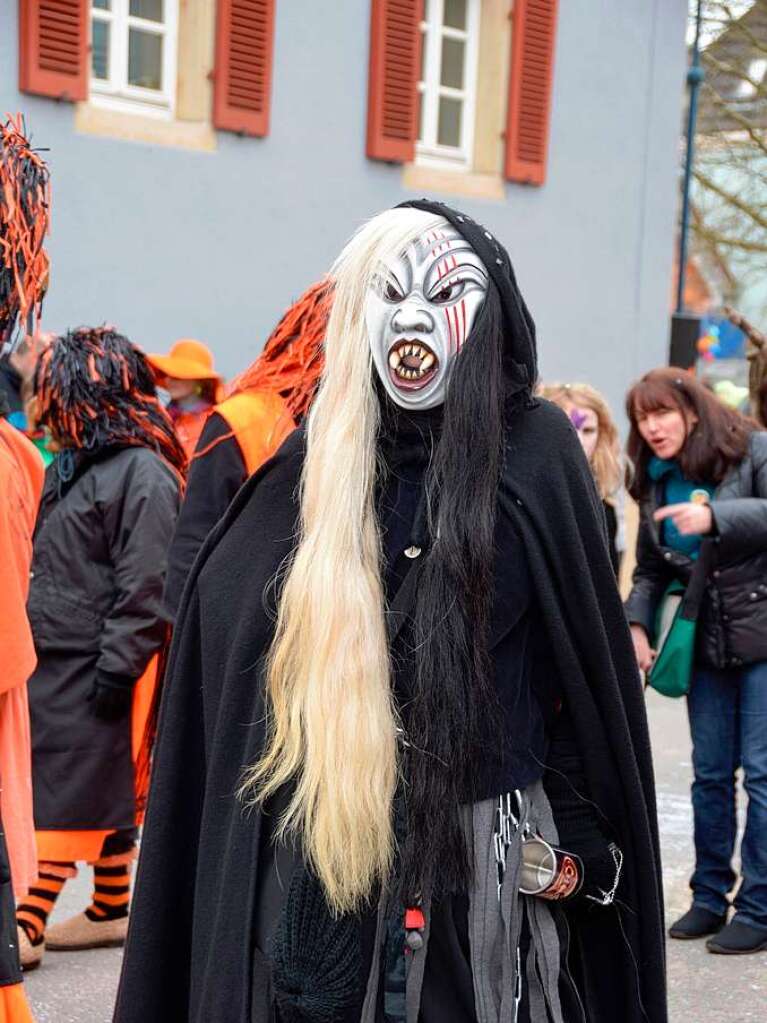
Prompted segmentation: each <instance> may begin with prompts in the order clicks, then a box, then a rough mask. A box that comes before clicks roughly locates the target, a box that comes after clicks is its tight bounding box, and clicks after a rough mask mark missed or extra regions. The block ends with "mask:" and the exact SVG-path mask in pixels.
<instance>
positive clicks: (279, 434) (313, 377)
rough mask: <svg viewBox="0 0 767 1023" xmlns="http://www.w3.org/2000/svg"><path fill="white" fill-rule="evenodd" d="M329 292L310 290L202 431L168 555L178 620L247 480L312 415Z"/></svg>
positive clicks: (169, 604) (323, 285)
mask: <svg viewBox="0 0 767 1023" xmlns="http://www.w3.org/2000/svg"><path fill="white" fill-rule="evenodd" d="M329 308H330V287H329V285H328V282H327V281H319V282H317V283H316V284H313V285H312V286H311V287H310V288H308V289H307V290H306V291H305V292H304V294H303V295H301V297H300V298H299V299H298V300H297V301H296V302H294V303H293V305H292V306H291V307H290V308H289V309H288V310H287V312H286V313H285V314H284V316H283V317H282V318H281V320H280V322H279V323H278V324H277V326H276V327H275V328H274V330H273V331H272V333H271V334H270V336H269V338H268V339H267V342H266V344H265V345H264V350H263V351H262V352H261V354H260V355H259V357H258V358H257V359H256V361H255V362H254V363H253V364H252V365H251V366H249V367H248V368H247V369H246V370H245V371H244V372H243V373H241V374H240V376H238V377H237V378H236V380H234V382H233V383H232V385H231V387H230V390H229V395H228V397H227V398H226V399H225V400H224V401H223V402H221V403H220V404H218V405H215V406H214V407H213V408H212V409H211V411H210V414H209V416H208V419H207V421H206V423H205V426H204V427H203V430H202V434H201V435H200V439H199V441H198V444H197V449H196V451H195V452H194V456H193V457H192V461H191V464H190V466H189V478H188V480H187V488H186V494H185V497H184V503H183V504H182V506H181V511H180V513H179V516H178V522H177V524H176V531H175V533H174V535H173V543H172V544H171V548H170V552H169V554H168V578H167V581H166V584H165V598H164V599H165V607H166V609H167V611H168V613H169V614H170V615H172V616H175V614H176V612H177V611H178V606H179V603H180V602H181V594H182V592H183V589H184V583H185V582H186V579H187V576H188V575H189V571H190V569H191V567H192V564H193V563H194V559H195V557H196V556H197V552H198V551H199V549H200V547H202V544H203V541H204V540H205V537H206V536H207V535H208V533H209V532H210V531H211V529H212V528H213V527H214V526H215V524H216V523H217V522H218V520H219V519H220V518H221V516H222V515H223V514H224V512H225V511H226V509H227V508H228V507H229V504H230V503H231V501H232V498H233V497H234V496H235V494H236V493H237V491H238V490H239V489H240V487H241V486H242V484H243V483H244V482H245V480H246V479H247V478H248V477H249V476H251V475H252V474H253V473H254V472H255V471H256V469H258V468H259V467H260V466H261V465H262V464H263V463H264V462H265V461H266V460H267V458H270V457H271V456H272V455H273V454H274V452H275V451H276V450H277V449H278V448H279V446H280V444H281V443H282V442H283V441H284V440H285V438H286V437H287V435H288V434H289V433H290V432H291V431H292V430H293V429H295V426H296V423H298V422H300V421H301V420H302V419H303V418H304V416H305V415H306V413H307V411H308V409H309V406H310V404H311V401H312V398H313V397H314V393H315V391H316V389H317V383H318V381H319V376H320V372H321V371H322V351H321V346H322V341H323V338H324V336H325V327H326V325H327V319H328V311H329Z"/></svg>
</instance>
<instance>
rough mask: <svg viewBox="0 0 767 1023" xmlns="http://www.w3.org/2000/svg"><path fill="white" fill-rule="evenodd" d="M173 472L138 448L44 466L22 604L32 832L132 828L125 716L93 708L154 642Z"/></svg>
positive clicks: (143, 661) (159, 634) (130, 676)
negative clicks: (27, 648)
mask: <svg viewBox="0 0 767 1023" xmlns="http://www.w3.org/2000/svg"><path fill="white" fill-rule="evenodd" d="M178 502H179V484H178V481H177V479H176V477H175V475H174V474H173V472H172V470H171V469H170V468H169V467H168V466H167V465H166V464H165V463H164V462H163V461H162V460H161V459H160V457H159V456H158V455H156V454H155V453H154V452H153V451H150V450H149V449H148V448H145V447H124V448H109V449H105V450H103V451H101V452H100V453H99V454H98V455H95V456H90V457H85V456H83V455H82V454H80V455H78V456H76V459H75V471H74V475H73V476H72V478H71V480H69V482H66V483H63V482H62V481H61V479H60V477H59V473H58V469H57V463H56V462H54V463H53V465H51V466H50V467H49V469H48V471H47V474H46V481H45V489H44V491H43V498H42V502H41V506H40V513H39V516H38V520H37V526H36V529H35V537H34V554H33V559H32V577H31V584H30V593H29V602H28V611H29V618H30V622H31V624H32V633H33V636H34V640H35V648H36V650H37V655H38V665H37V668H36V670H35V673H34V674H33V676H32V678H31V679H30V682H29V701H30V713H31V721H32V755H33V779H34V799H35V824H36V827H37V828H39V829H40V828H43V829H46V828H53V829H102V828H112V827H115V828H118V827H130V826H132V825H133V823H134V798H133V766H132V761H131V735H130V719H124V720H120V721H116V722H110V721H103V720H101V719H100V718H97V717H96V716H95V714H94V713H93V706H92V701H91V700H90V699H89V697H90V696H91V695H92V692H93V688H94V685H95V683H96V682H97V681H98V680H102V681H106V682H111V683H112V684H113V685H114V684H118V685H119V684H125V685H131V684H132V683H134V682H136V681H137V679H138V678H139V677H140V676H141V675H142V673H143V672H144V670H145V668H146V667H147V664H148V663H149V660H150V658H151V657H152V655H153V654H154V653H155V652H156V650H157V649H158V647H159V646H160V644H161V642H162V640H163V638H164V635H165V628H166V623H165V621H164V619H163V616H162V611H161V598H162V589H163V582H164V576H165V564H166V556H167V549H168V544H169V543H170V538H171V536H172V533H173V525H174V522H175V519H176V514H177V512H178Z"/></svg>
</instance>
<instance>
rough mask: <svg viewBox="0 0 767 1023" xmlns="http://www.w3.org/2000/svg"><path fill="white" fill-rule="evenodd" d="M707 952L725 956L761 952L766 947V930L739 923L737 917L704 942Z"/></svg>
mask: <svg viewBox="0 0 767 1023" xmlns="http://www.w3.org/2000/svg"><path fill="white" fill-rule="evenodd" d="M706 948H707V949H708V950H709V952H716V953H717V954H718V955H725V956H744V955H748V954H749V953H750V952H762V951H764V950H765V949H767V930H763V929H762V928H761V927H752V926H751V925H750V924H744V923H741V922H740V920H738V918H737V917H735V918H734V919H733V920H731V921H730V923H728V924H727V926H726V927H723V928H722V930H721V931H720V932H719V933H718V934H717V935H716V937H714V938H709V939H708V941H707V942H706Z"/></svg>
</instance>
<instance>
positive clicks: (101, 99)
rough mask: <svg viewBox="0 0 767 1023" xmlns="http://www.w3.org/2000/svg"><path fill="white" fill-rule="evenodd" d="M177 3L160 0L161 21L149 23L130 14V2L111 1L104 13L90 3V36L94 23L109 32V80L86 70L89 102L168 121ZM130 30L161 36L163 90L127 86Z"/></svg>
mask: <svg viewBox="0 0 767 1023" xmlns="http://www.w3.org/2000/svg"><path fill="white" fill-rule="evenodd" d="M178 7H179V0H163V20H162V21H161V22H159V21H149V20H148V19H146V18H137V17H135V16H134V15H132V14H130V0H111V4H110V10H108V11H105V10H103V9H102V8H100V7H94V6H93V5H92V4H91V8H90V19H89V21H88V25H89V33H90V36H91V45H92V42H93V39H92V35H93V33H92V28H91V26H92V25H93V22H94V21H102V22H107V23H108V24H109V26H110V31H109V78H108V79H102V78H95V77H94V75H93V71H92V66H91V67H89V69H88V71H89V77H90V100H91V103H93V104H94V105H96V106H99V107H105V108H107V109H109V110H119V111H121V112H123V113H134V114H138V113H140V114H144V115H147V116H149V117H157V118H161V119H168V120H169V119H171V118H172V117H173V115H174V113H175V109H176V70H177V62H178ZM131 28H140V29H141V30H142V31H143V32H147V33H149V34H151V35H158V36H162V38H163V47H162V67H161V76H162V88H161V89H159V90H158V89H144V88H142V87H141V86H138V85H130V84H129V83H128V39H129V33H130V29H131Z"/></svg>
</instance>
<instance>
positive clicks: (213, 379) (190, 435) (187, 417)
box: [146, 338, 222, 458]
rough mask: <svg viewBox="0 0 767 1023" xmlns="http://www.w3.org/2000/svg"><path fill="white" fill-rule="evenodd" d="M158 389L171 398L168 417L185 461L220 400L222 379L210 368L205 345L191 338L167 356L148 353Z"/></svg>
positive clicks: (176, 346) (210, 364)
mask: <svg viewBox="0 0 767 1023" xmlns="http://www.w3.org/2000/svg"><path fill="white" fill-rule="evenodd" d="M146 360H147V362H148V363H149V365H150V366H151V367H152V369H153V370H154V375H155V380H156V382H157V386H158V387H162V388H163V389H164V390H166V391H167V392H168V394H169V396H170V402H169V403H168V415H169V416H170V417H171V419H172V420H173V425H174V427H175V428H176V433H177V434H178V438H179V440H180V441H181V446H182V447H183V449H184V452H185V454H186V456H187V458H191V457H192V453H193V452H194V449H195V447H196V446H197V441H198V440H199V439H200V434H201V433H202V428H203V426H205V420H206V419H207V418H208V414H209V413H210V410H211V409H212V408H213V405H214V404H215V403H216V402H217V401H218V400H219V399H220V397H221V390H222V379H221V377H220V375H219V374H218V373H217V372H216V371H215V369H214V368H213V355H212V354H211V351H210V349H209V348H208V347H207V345H204V344H203V343H202V342H201V341H195V340H194V338H182V339H181V340H180V341H176V342H174V344H173V345H171V349H170V351H169V352H168V354H167V355H160V354H158V353H153V354H149V355H147V357H146Z"/></svg>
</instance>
